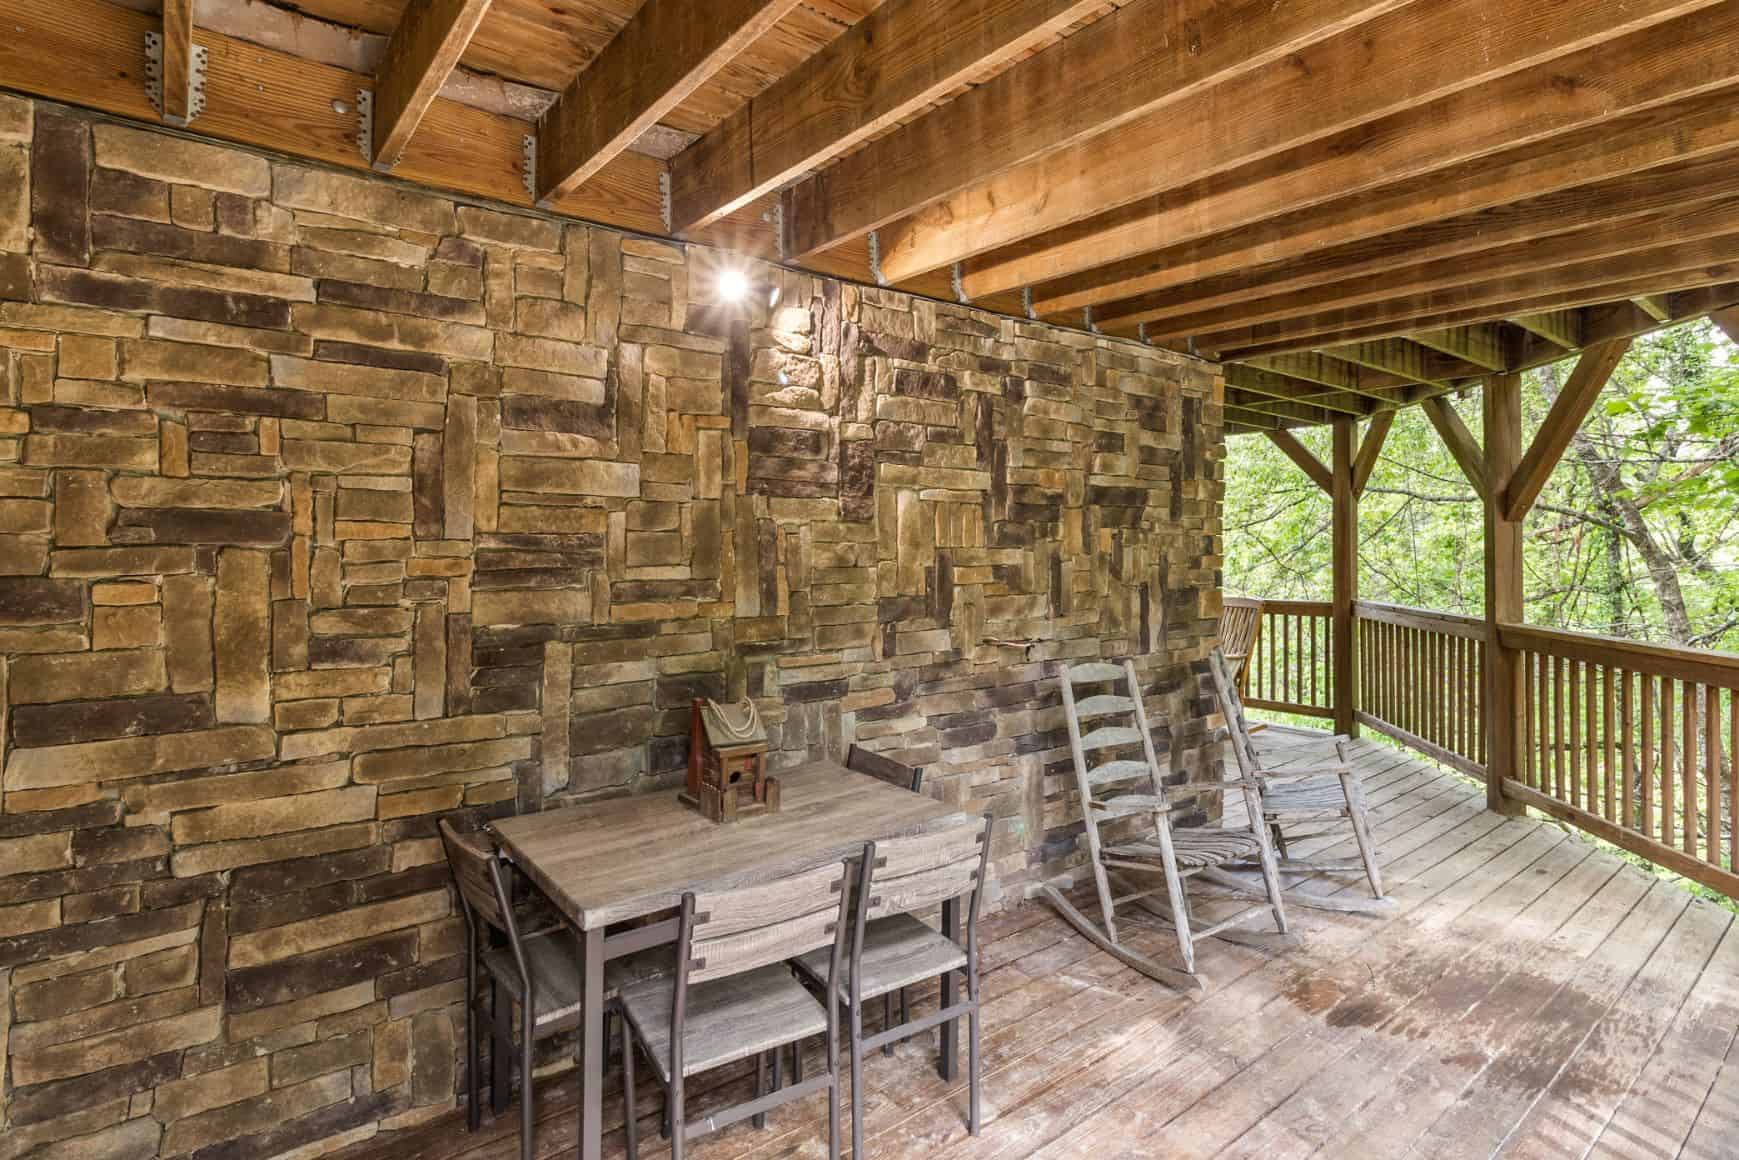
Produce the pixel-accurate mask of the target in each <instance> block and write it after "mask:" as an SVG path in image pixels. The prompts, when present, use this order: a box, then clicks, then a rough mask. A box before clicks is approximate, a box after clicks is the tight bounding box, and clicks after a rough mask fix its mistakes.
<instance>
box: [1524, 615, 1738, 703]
mask: <svg viewBox="0 0 1739 1160" xmlns="http://www.w3.org/2000/svg"><path fill="white" fill-rule="evenodd" d="M1499 632H1500V633H1501V634H1502V638H1503V642H1504V645H1505V646H1506V647H1508V648H1514V649H1525V650H1527V651H1528V652H1535V653H1545V654H1547V655H1549V656H1557V657H1563V658H1565V659H1566V660H1574V661H1583V662H1585V663H1589V664H1597V665H1606V666H1608V667H1609V668H1615V669H1628V670H1630V671H1631V672H1637V673H1647V674H1649V675H1651V676H1657V677H1673V678H1676V679H1678V680H1681V681H1695V682H1697V683H1699V684H1704V685H1719V686H1722V687H1724V688H1739V654H1736V653H1726V652H1714V651H1711V650H1708V649H1691V648H1681V647H1679V646H1677V645H1660V644H1646V643H1644V642H1643V641H1639V640H1624V639H1622V638H1620V637H1615V636H1599V635H1596V634H1594V633H1590V632H1569V631H1567V630H1564V629H1558V628H1539V627H1536V626H1534V625H1531V624H1504V625H1500V626H1499Z"/></svg>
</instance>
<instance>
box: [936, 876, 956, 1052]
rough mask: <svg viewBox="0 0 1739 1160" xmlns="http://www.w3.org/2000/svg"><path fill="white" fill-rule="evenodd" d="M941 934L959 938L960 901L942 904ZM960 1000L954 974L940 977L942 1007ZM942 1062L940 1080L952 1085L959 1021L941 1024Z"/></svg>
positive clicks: (949, 901) (952, 1020) (949, 973)
mask: <svg viewBox="0 0 1739 1160" xmlns="http://www.w3.org/2000/svg"><path fill="white" fill-rule="evenodd" d="M942 933H943V934H944V935H947V936H948V937H949V938H951V939H954V940H956V941H958V940H959V938H960V900H959V899H958V898H950V899H949V900H948V901H947V902H944V903H943V904H942ZM959 998H960V980H959V978H958V977H957V974H956V972H954V971H949V972H948V973H947V974H945V975H943V976H942V1006H943V1008H944V1009H946V1008H948V1007H952V1006H954V1004H955V1003H956V1002H957V1001H958V1000H959ZM940 1030H941V1032H942V1061H941V1064H940V1066H939V1067H938V1068H937V1070H938V1071H940V1072H941V1073H942V1078H943V1079H945V1080H947V1081H948V1082H950V1083H952V1082H954V1081H955V1080H957V1079H959V1078H960V1021H959V1020H958V1019H950V1020H949V1021H948V1022H946V1023H944V1024H942V1026H941V1029H940Z"/></svg>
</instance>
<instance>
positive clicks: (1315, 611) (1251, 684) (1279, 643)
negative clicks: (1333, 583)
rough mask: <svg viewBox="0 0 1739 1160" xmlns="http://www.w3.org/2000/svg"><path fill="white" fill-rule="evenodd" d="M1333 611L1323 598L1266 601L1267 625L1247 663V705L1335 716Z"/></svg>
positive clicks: (1265, 621) (1257, 639)
mask: <svg viewBox="0 0 1739 1160" xmlns="http://www.w3.org/2000/svg"><path fill="white" fill-rule="evenodd" d="M1332 612H1333V609H1332V608H1331V607H1330V605H1329V604H1328V602H1327V601H1322V600H1264V601H1263V602H1262V624H1261V627H1260V628H1259V629H1258V631H1257V633H1256V642H1255V646H1254V647H1253V648H1252V649H1251V651H1250V659H1249V661H1247V662H1246V665H1245V672H1246V678H1245V688H1244V703H1245V704H1247V705H1249V706H1250V707H1251V708H1252V709H1267V710H1269V711H1271V712H1280V713H1298V714H1301V715H1303V716H1306V717H1332V716H1333V715H1334V675H1333V669H1332V668H1331V658H1330V655H1329V654H1330V653H1331V652H1332V651H1333V649H1332V644H1331V640H1332V635H1333V634H1332V631H1331V626H1330V623H1329V617H1330V615H1331V614H1332Z"/></svg>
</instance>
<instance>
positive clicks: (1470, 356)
mask: <svg viewBox="0 0 1739 1160" xmlns="http://www.w3.org/2000/svg"><path fill="white" fill-rule="evenodd" d="M1408 337H1409V338H1411V339H1412V340H1413V341H1414V342H1416V343H1418V344H1419V345H1420V346H1427V347H1430V348H1431V349H1432V350H1435V351H1441V352H1442V353H1444V354H1447V355H1451V356H1453V357H1455V358H1458V359H1461V360H1462V361H1464V362H1469V363H1472V364H1473V365H1474V366H1477V367H1481V368H1483V369H1485V370H1488V371H1502V370H1504V369H1505V367H1506V365H1507V363H1508V359H1509V345H1510V344H1509V343H1508V342H1507V341H1506V340H1505V338H1504V333H1503V327H1502V325H1501V324H1500V323H1495V322H1482V323H1478V324H1476V325H1473V326H1449V327H1445V328H1443V329H1441V330H1421V331H1416V332H1414V333H1413V334H1411V335H1409V336H1408Z"/></svg>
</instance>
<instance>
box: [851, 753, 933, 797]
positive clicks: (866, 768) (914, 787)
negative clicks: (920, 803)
mask: <svg viewBox="0 0 1739 1160" xmlns="http://www.w3.org/2000/svg"><path fill="white" fill-rule="evenodd" d="M845 767H846V768H847V769H849V770H851V771H852V772H854V773H867V774H868V775H869V776H871V777H873V778H876V779H877V780H879V781H885V782H887V783H888V784H889V785H897V786H899V787H900V788H901V789H909V790H911V791H912V792H913V793H923V792H924V767H923V766H921V765H907V764H905V763H904V762H901V761H895V760H894V759H893V758H891V757H888V756H887V755H885V754H881V753H877V752H875V751H874V750H872V749H865V748H864V747H863V746H861V745H853V746H852V747H851V748H850V749H848V750H846V751H845Z"/></svg>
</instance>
